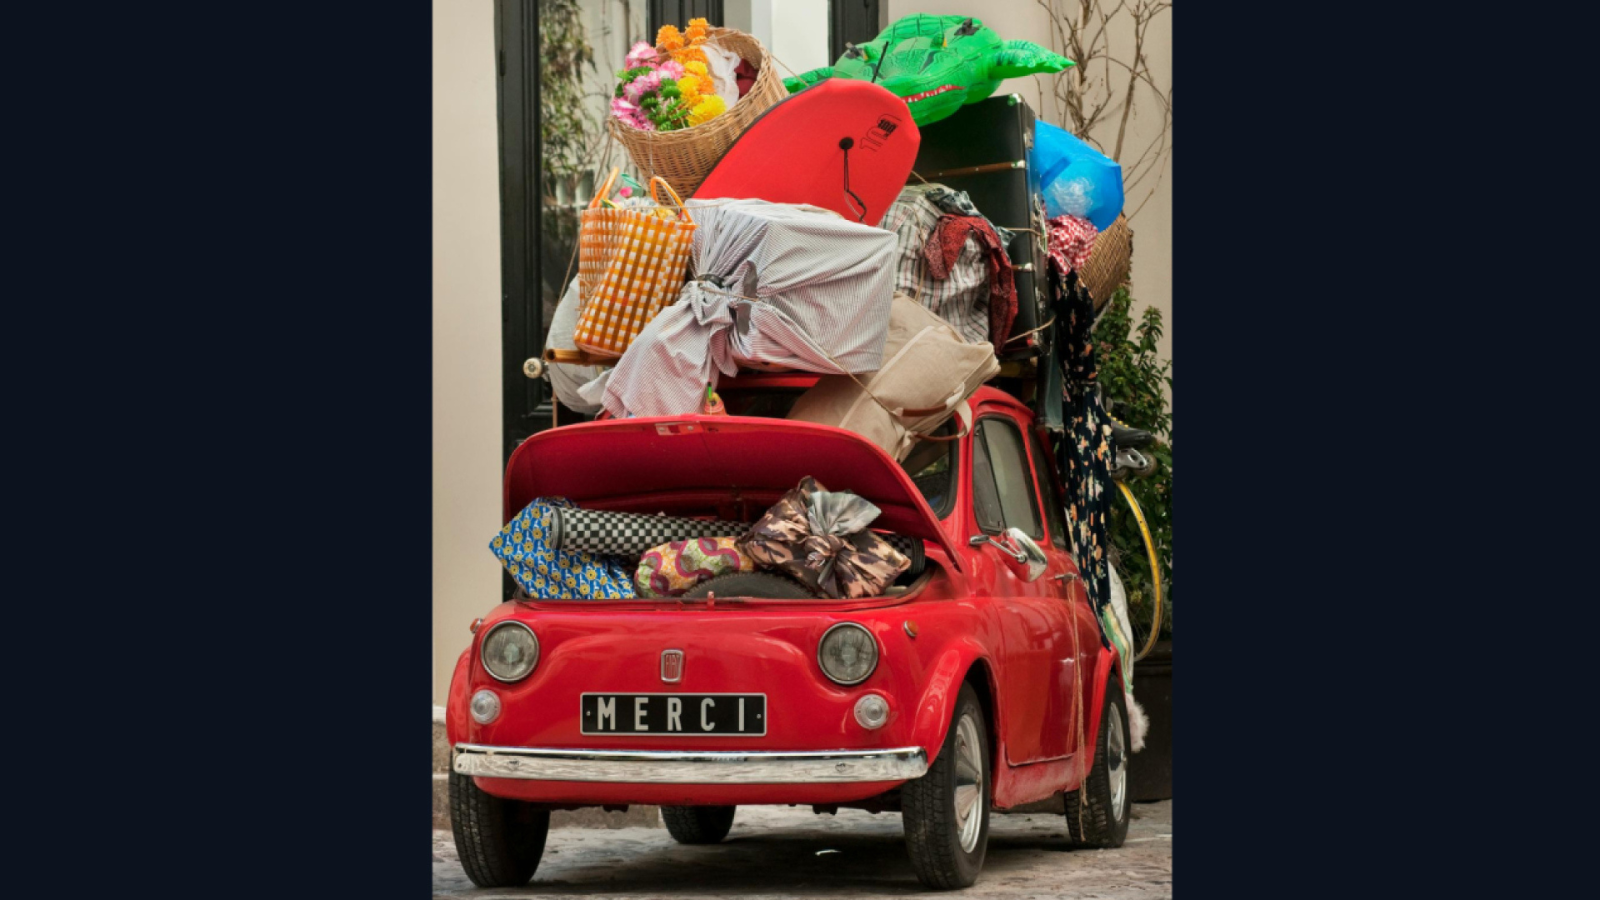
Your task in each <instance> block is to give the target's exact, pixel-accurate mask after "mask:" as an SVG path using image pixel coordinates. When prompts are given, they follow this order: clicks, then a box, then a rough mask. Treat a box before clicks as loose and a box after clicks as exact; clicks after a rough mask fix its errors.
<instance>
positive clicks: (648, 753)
mask: <svg viewBox="0 0 1600 900" xmlns="http://www.w3.org/2000/svg"><path fill="white" fill-rule="evenodd" d="M450 766H451V768H452V769H453V770H455V771H456V772H457V773H459V774H462V775H474V776H477V777H479V778H523V779H529V780H533V781H614V782H624V783H629V782H631V783H639V784H807V783H813V782H816V783H827V784H837V783H839V782H847V781H908V780H910V779H912V778H920V777H922V775H923V773H925V772H927V771H928V754H927V751H925V750H923V749H922V748H921V747H899V748H896V749H893V750H820V751H806V750H797V751H793V752H785V751H754V750H752V751H749V752H740V751H723V750H715V751H713V750H705V751H695V750H690V751H671V750H550V749H543V748H539V747H485V746H483V745H481V744H457V745H456V746H455V750H454V752H453V754H452V760H451V764H450Z"/></svg>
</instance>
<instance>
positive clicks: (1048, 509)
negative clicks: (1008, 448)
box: [1029, 432, 1072, 550]
mask: <svg viewBox="0 0 1600 900" xmlns="http://www.w3.org/2000/svg"><path fill="white" fill-rule="evenodd" d="M1029 449H1031V450H1032V451H1033V471H1034V472H1036V473H1038V475H1039V494H1040V499H1041V500H1043V501H1044V513H1045V517H1046V518H1047V519H1048V520H1049V522H1050V542H1051V543H1052V544H1055V545H1056V546H1057V547H1060V548H1061V549H1063V550H1070V549H1071V547H1072V545H1071V544H1070V543H1068V538H1067V517H1066V515H1065V514H1063V513H1062V511H1061V500H1062V498H1061V492H1060V490H1059V485H1058V484H1057V483H1056V477H1055V466H1053V465H1051V463H1050V454H1048V453H1046V452H1044V441H1042V440H1040V438H1039V435H1038V433H1037V432H1035V433H1034V435H1033V441H1032V442H1031V444H1030V445H1029Z"/></svg>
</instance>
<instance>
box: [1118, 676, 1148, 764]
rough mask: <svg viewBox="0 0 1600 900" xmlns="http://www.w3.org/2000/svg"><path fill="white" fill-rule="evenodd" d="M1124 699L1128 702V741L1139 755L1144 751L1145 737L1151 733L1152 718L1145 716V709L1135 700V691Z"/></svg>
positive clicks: (1125, 694)
mask: <svg viewBox="0 0 1600 900" xmlns="http://www.w3.org/2000/svg"><path fill="white" fill-rule="evenodd" d="M1123 698H1124V699H1126V700H1127V701H1128V730H1129V731H1130V732H1132V734H1129V735H1128V740H1129V742H1130V743H1131V744H1132V752H1134V753H1138V752H1139V751H1140V750H1143V749H1144V736H1145V735H1146V734H1148V733H1149V732H1150V717H1149V716H1147V715H1145V714H1144V707H1142V706H1140V705H1139V701H1137V700H1135V699H1133V691H1127V692H1125V693H1124V694H1123Z"/></svg>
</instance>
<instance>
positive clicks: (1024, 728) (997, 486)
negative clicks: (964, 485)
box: [971, 412, 1085, 765]
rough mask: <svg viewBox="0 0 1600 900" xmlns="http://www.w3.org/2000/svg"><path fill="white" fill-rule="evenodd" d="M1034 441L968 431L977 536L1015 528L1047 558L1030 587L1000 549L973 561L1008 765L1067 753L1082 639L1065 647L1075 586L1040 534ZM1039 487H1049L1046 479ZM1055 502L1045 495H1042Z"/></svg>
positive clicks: (994, 429)
mask: <svg viewBox="0 0 1600 900" xmlns="http://www.w3.org/2000/svg"><path fill="white" fill-rule="evenodd" d="M1031 442H1032V438H1031V436H1030V435H1028V434H1027V431H1026V429H1025V428H1024V427H1023V426H1022V423H1020V422H1019V421H1018V420H1017V418H1016V417H1014V416H1012V415H1010V414H1007V413H1005V412H993V413H990V414H987V415H984V414H980V415H979V417H978V418H977V420H976V421H975V422H974V424H973V440H972V457H973V460H972V467H971V468H972V507H973V509H972V512H973V519H974V525H975V526H976V528H977V532H976V533H975V535H974V537H978V536H982V537H989V538H995V539H999V540H1000V541H1001V542H1002V543H1004V541H1005V539H1004V537H1003V535H1004V533H1005V531H1006V529H1007V528H1012V527H1015V528H1019V529H1021V530H1022V532H1023V533H1024V534H1026V535H1028V536H1029V537H1030V538H1032V539H1033V540H1034V542H1035V543H1037V544H1038V545H1039V547H1040V549H1042V550H1043V551H1044V552H1045V558H1046V560H1047V563H1048V565H1047V568H1046V570H1045V572H1044V574H1043V575H1042V576H1040V577H1039V578H1037V579H1035V580H1033V581H1029V580H1028V577H1027V567H1026V565H1024V564H1020V563H1018V562H1016V561H1015V560H1014V559H1013V558H1012V557H1011V556H1010V555H1009V554H1008V553H1006V552H1005V551H1004V550H1002V549H1000V548H999V547H996V546H994V545H993V544H989V543H987V542H985V543H983V544H982V545H981V546H980V547H978V557H979V558H980V560H981V561H982V563H983V565H984V569H985V571H984V573H983V574H982V576H981V578H982V581H984V582H987V583H988V584H989V585H991V590H992V593H993V596H994V599H995V601H996V604H997V606H998V607H999V619H1000V631H1001V635H1002V643H1003V647H1004V652H1005V658H1004V660H1003V662H1002V665H1001V667H1000V668H1001V683H1000V691H1001V695H1002V696H1001V699H1000V703H1001V704H1002V705H1003V706H1004V715H1003V716H1002V722H1003V725H1002V728H1003V729H1004V732H1005V734H1004V738H1005V741H1004V743H1005V748H1006V760H1007V762H1009V763H1010V764H1012V765H1022V764H1025V763H1030V762H1040V761H1043V760H1049V759H1059V758H1061V757H1064V756H1067V755H1068V754H1070V753H1071V752H1072V747H1073V741H1074V740H1075V737H1074V736H1072V735H1070V734H1069V733H1068V732H1069V729H1066V728H1064V727H1062V726H1063V723H1066V722H1068V721H1069V720H1070V717H1071V713H1072V708H1071V703H1072V701H1071V691H1072V689H1073V687H1074V686H1075V684H1076V682H1077V681H1078V680H1079V679H1078V675H1077V673H1078V670H1079V669H1080V668H1081V666H1082V660H1081V658H1080V657H1081V654H1082V652H1083V650H1084V649H1085V648H1083V647H1082V646H1081V645H1082V643H1083V640H1082V634H1081V631H1080V633H1079V636H1078V638H1079V639H1078V641H1077V644H1078V645H1079V647H1078V648H1076V649H1077V655H1075V648H1074V641H1073V632H1072V629H1073V616H1072V605H1073V604H1072V599H1073V597H1074V593H1075V592H1074V588H1075V586H1076V584H1075V580H1074V576H1075V575H1076V567H1075V566H1073V564H1072V560H1071V558H1070V555H1069V554H1067V553H1066V552H1065V551H1063V550H1062V549H1061V548H1060V547H1058V546H1057V545H1056V543H1055V541H1054V540H1053V535H1052V534H1051V533H1050V532H1049V531H1048V530H1047V528H1046V518H1047V515H1046V514H1045V513H1044V512H1042V510H1044V509H1045V507H1044V506H1043V504H1041V503H1040V499H1039V498H1040V492H1039V484H1040V481H1039V479H1038V478H1037V477H1036V474H1035V472H1034V465H1033V461H1032V456H1033V454H1032V453H1030V444H1031ZM1044 484H1045V485H1046V486H1047V489H1048V486H1049V485H1050V484H1051V482H1050V480H1049V474H1048V472H1046V473H1045V480H1044ZM1050 493H1052V494H1053V491H1052V492H1050Z"/></svg>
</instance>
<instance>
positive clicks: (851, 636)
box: [817, 622, 878, 684]
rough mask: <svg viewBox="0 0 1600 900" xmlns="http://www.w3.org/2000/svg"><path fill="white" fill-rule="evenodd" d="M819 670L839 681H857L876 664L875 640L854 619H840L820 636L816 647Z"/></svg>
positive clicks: (869, 673) (864, 677) (865, 678)
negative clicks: (820, 640) (842, 620)
mask: <svg viewBox="0 0 1600 900" xmlns="http://www.w3.org/2000/svg"><path fill="white" fill-rule="evenodd" d="M817 662H819V663H821V664H822V673H823V674H824V675H827V676H828V677H829V678H831V679H833V680H834V681H837V682H838V683H840V684H860V683H861V682H863V681H866V680H867V676H868V675H871V674H872V670H873V669H876V668H877V667H878V642H877V641H875V640H873V639H872V632H870V631H868V630H866V629H865V628H863V627H861V626H860V625H857V624H856V623H854V622H840V623H839V624H837V625H835V626H833V627H832V628H829V629H828V630H827V631H826V632H825V633H824V634H823V635H822V643H821V644H820V645H818V647H817Z"/></svg>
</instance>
